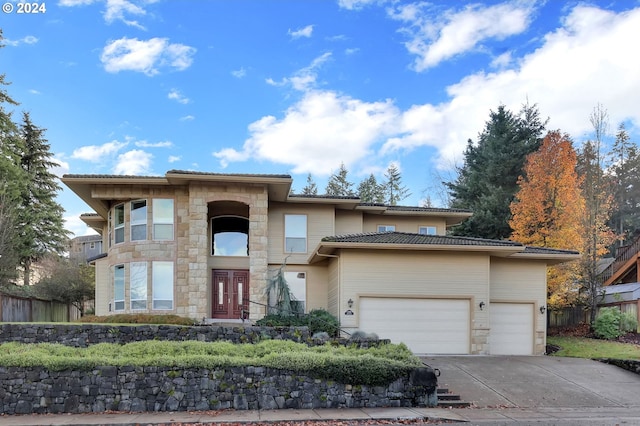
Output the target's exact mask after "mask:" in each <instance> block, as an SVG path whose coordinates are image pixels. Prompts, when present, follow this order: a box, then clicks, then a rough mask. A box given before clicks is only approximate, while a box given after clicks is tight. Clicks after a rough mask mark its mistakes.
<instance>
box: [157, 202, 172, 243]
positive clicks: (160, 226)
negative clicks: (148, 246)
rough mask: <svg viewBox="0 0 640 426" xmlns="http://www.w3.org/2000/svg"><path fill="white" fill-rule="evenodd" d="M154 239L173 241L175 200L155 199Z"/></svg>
mask: <svg viewBox="0 0 640 426" xmlns="http://www.w3.org/2000/svg"><path fill="white" fill-rule="evenodd" d="M153 239H154V240H173V200H172V199H168V198H154V199H153Z"/></svg>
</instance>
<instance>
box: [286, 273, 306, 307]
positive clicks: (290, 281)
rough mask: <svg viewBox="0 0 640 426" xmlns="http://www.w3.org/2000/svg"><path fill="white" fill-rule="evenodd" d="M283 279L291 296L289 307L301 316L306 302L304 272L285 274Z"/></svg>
mask: <svg viewBox="0 0 640 426" xmlns="http://www.w3.org/2000/svg"><path fill="white" fill-rule="evenodd" d="M284 279H285V280H286V281H287V285H289V291H290V292H291V295H292V296H293V297H292V298H291V299H292V300H291V306H292V307H293V308H294V310H295V311H296V312H298V313H301V314H303V313H304V310H305V305H306V301H307V274H306V273H304V272H285V273H284ZM294 299H295V300H294Z"/></svg>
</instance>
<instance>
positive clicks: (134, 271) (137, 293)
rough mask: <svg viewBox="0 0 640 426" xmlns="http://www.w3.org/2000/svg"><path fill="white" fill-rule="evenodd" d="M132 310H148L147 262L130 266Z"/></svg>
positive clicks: (134, 263) (133, 263)
mask: <svg viewBox="0 0 640 426" xmlns="http://www.w3.org/2000/svg"><path fill="white" fill-rule="evenodd" d="M129 286H130V290H131V291H130V299H131V309H132V310H137V309H147V262H132V263H131V264H129Z"/></svg>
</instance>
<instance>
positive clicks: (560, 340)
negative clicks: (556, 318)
mask: <svg viewBox="0 0 640 426" xmlns="http://www.w3.org/2000/svg"><path fill="white" fill-rule="evenodd" d="M547 343H550V344H552V345H556V346H559V347H560V348H561V349H560V350H559V351H558V352H555V353H554V354H553V355H554V356H566V357H572V358H589V359H595V358H612V359H640V346H638V345H634V344H631V343H621V342H612V341H607V340H600V339H588V338H584V337H566V336H548V337H547Z"/></svg>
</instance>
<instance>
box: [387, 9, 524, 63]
mask: <svg viewBox="0 0 640 426" xmlns="http://www.w3.org/2000/svg"><path fill="white" fill-rule="evenodd" d="M534 11H535V9H534V8H533V7H532V5H531V4H530V3H529V2H522V1H521V2H511V3H501V4H497V5H493V6H489V7H485V6H482V5H478V4H471V5H467V6H465V7H464V9H462V10H460V11H454V10H448V11H445V12H444V13H443V12H442V11H440V10H436V9H435V8H434V7H433V6H432V5H430V4H428V3H410V4H404V5H402V6H399V7H398V8H397V9H396V10H393V11H391V12H390V15H391V16H392V17H393V18H394V19H397V20H400V21H403V22H405V23H406V24H407V25H408V26H407V27H405V28H403V32H405V33H406V34H408V35H409V37H410V38H411V39H410V40H409V41H408V42H407V43H406V44H405V46H406V47H407V50H408V51H409V52H410V53H412V54H414V55H416V56H417V58H416V60H415V63H414V67H415V69H416V70H417V71H424V70H426V69H428V68H431V67H434V66H436V65H438V64H439V63H440V62H442V61H445V60H447V59H450V58H452V57H455V56H457V55H460V54H463V53H465V52H468V51H470V50H474V49H477V48H478V47H479V45H480V44H481V43H482V42H483V41H484V40H487V39H497V40H501V39H504V38H506V37H508V36H511V35H515V34H520V33H522V32H523V31H525V30H526V29H527V27H528V26H529V23H530V21H531V18H532V14H533V12H534Z"/></svg>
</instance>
